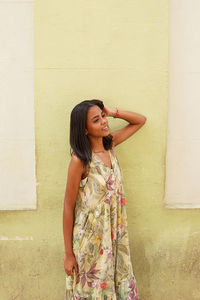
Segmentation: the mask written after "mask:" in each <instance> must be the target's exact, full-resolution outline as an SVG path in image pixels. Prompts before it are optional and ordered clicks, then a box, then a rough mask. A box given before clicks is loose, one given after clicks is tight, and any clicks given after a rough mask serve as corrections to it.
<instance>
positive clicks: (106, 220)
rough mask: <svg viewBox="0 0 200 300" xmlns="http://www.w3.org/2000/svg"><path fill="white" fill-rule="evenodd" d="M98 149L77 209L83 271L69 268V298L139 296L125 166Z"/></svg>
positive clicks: (134, 299)
mask: <svg viewBox="0 0 200 300" xmlns="http://www.w3.org/2000/svg"><path fill="white" fill-rule="evenodd" d="M108 152H109V155H110V159H111V163H112V168H109V167H108V166H106V165H105V164H104V163H103V161H102V160H101V159H100V157H99V156H97V155H96V154H95V153H94V152H92V160H91V162H90V163H89V164H88V169H87V177H86V178H84V179H82V180H81V182H80V187H79V193H78V196H77V199H76V205H75V210H74V227H73V252H74V255H75V257H76V261H77V264H78V274H76V272H75V269H73V275H72V276H69V275H67V274H66V291H65V297H64V299H65V300H84V299H86V300H139V299H140V298H139V293H138V290H137V287H136V279H135V276H134V273H133V268H132V264H131V257H130V249H129V236H128V226H127V214H126V207H125V196H124V189H123V184H122V180H123V178H122V171H121V168H120V166H119V162H118V159H117V157H116V154H115V151H114V149H113V148H112V149H110V150H108Z"/></svg>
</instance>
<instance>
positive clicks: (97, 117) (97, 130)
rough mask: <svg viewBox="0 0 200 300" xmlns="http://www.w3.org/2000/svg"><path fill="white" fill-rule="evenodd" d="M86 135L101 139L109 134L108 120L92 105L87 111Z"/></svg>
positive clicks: (99, 109) (97, 107)
mask: <svg viewBox="0 0 200 300" xmlns="http://www.w3.org/2000/svg"><path fill="white" fill-rule="evenodd" d="M86 133H87V135H88V136H94V137H103V136H107V135H108V134H109V128H108V120H107V119H106V117H105V113H104V112H103V111H102V110H101V108H100V107H99V106H97V105H93V106H92V107H90V108H89V110H88V114H87V128H86Z"/></svg>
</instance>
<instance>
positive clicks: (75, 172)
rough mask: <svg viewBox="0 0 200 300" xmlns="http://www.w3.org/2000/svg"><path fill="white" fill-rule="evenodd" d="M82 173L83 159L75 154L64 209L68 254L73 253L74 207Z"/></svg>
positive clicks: (70, 168) (65, 241)
mask: <svg viewBox="0 0 200 300" xmlns="http://www.w3.org/2000/svg"><path fill="white" fill-rule="evenodd" d="M82 173H83V164H82V161H81V160H80V159H79V158H78V157H77V156H76V155H74V154H73V155H72V158H71V161H70V164H69V168H68V176H67V184H66V192H65V198H64V209H63V235H64V244H65V254H67V255H70V254H73V248H72V238H73V219H74V207H75V204H76V198H77V196H78V190H79V185H80V181H81V176H82Z"/></svg>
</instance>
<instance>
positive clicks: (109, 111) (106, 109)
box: [103, 105, 115, 117]
mask: <svg viewBox="0 0 200 300" xmlns="http://www.w3.org/2000/svg"><path fill="white" fill-rule="evenodd" d="M103 112H104V113H105V114H106V117H113V116H114V114H115V110H113V109H110V108H109V107H108V106H106V105H104V108H103Z"/></svg>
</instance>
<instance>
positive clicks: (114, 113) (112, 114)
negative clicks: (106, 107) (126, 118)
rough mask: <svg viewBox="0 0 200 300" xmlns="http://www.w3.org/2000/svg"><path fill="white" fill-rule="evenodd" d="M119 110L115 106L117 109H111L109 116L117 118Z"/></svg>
mask: <svg viewBox="0 0 200 300" xmlns="http://www.w3.org/2000/svg"><path fill="white" fill-rule="evenodd" d="M118 113H119V112H118V111H117V108H115V109H111V110H110V113H109V116H110V117H113V118H116V117H117V116H118Z"/></svg>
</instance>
